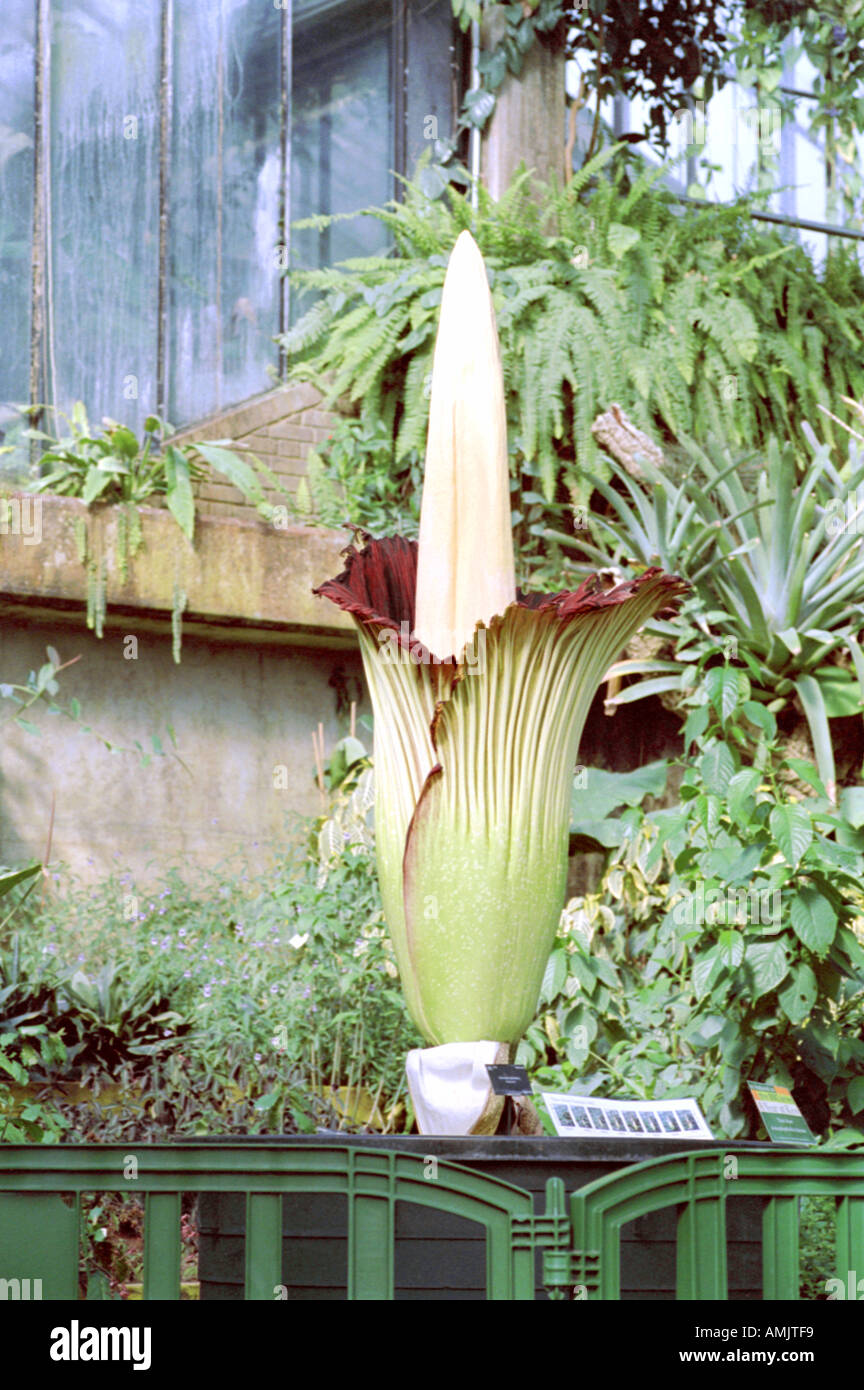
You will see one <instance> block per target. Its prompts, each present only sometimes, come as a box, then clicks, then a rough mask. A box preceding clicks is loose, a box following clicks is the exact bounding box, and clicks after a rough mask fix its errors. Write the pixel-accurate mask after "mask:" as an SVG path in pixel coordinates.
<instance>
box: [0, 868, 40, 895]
mask: <svg viewBox="0 0 864 1390" xmlns="http://www.w3.org/2000/svg"><path fill="white" fill-rule="evenodd" d="M41 868H42V865H41V864H31V865H30V867H29V868H27V869H0V898H2V897H3V894H4V893H8V892H9V891H10V890H11V889H12V888H15V887H16V885H17V884H19V883H25V882H26V881H27V879H28V878H33V877H34V876H35V875H36V874H38V873H39V870H40V869H41Z"/></svg>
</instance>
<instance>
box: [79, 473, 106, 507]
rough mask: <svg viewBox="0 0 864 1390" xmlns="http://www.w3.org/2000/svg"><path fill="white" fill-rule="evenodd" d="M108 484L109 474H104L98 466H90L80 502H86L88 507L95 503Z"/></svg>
mask: <svg viewBox="0 0 864 1390" xmlns="http://www.w3.org/2000/svg"><path fill="white" fill-rule="evenodd" d="M110 482H111V474H110V473H104V472H103V471H102V470H101V469H100V467H99V465H98V464H92V465H91V467H90V469H89V471H88V473H87V477H86V479H85V480H84V487H83V489H82V491H81V499H82V501H84V502H86V503H87V506H88V507H89V505H90V503H91V502H95V501H96V498H97V497H98V496H99V495H100V493H102V492H104V491H105V489H106V487H108V484H109V483H110Z"/></svg>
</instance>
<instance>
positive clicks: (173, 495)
mask: <svg viewBox="0 0 864 1390" xmlns="http://www.w3.org/2000/svg"><path fill="white" fill-rule="evenodd" d="M165 478H166V482H167V484H168V486H167V489H166V492H165V500H166V502H167V504H168V509H169V511H170V512H171V515H172V516H173V518H174V520H175V521H176V522H177V525H178V526H179V527H180V530H181V531H182V532H183V534H184V536H186V538H187V540H190V541H191V539H192V536H193V533H194V530H195V499H194V497H193V495H192V482H191V479H190V477H189V464H188V462H187V461H186V459H185V457H184V456H183V454H181V452H180V450H179V449H175V447H174V445H173V444H169V445H168V447H167V448H166V450H165Z"/></svg>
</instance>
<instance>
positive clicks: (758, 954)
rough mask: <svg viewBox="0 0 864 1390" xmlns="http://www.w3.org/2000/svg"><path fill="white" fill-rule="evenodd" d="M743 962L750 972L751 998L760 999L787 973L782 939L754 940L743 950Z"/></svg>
mask: <svg viewBox="0 0 864 1390" xmlns="http://www.w3.org/2000/svg"><path fill="white" fill-rule="evenodd" d="M744 962H745V965H746V967H747V969H748V971H749V973H750V977H751V980H752V988H753V998H754V999H761V998H762V996H763V994H769V993H770V991H771V990H772V989H776V988H777V986H778V985H779V984H780V983H781V981H782V980H784V979H785V978H786V976H787V974H788V973H789V961H788V958H787V955H786V947H785V946H784V945H783V942H782V941H756V942H754V943H753V945H751V946H748V947H747V949H746V951H745V952H744Z"/></svg>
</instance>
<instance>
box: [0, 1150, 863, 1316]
mask: <svg viewBox="0 0 864 1390" xmlns="http://www.w3.org/2000/svg"><path fill="white" fill-rule="evenodd" d="M90 1192H123V1193H126V1194H131V1195H135V1196H138V1195H143V1197H144V1203H145V1226H144V1289H143V1296H144V1298H145V1299H177V1298H179V1297H180V1253H181V1247H180V1203H181V1196H182V1194H183V1193H188V1192H223V1193H228V1192H232V1193H236V1192H241V1193H244V1194H245V1197H246V1249H245V1296H246V1298H247V1299H259V1300H267V1301H271V1300H273V1299H274V1298H275V1297H278V1290H279V1289H280V1288H281V1286H282V1277H283V1270H282V1254H283V1252H282V1197H283V1196H284V1195H285V1194H287V1193H331V1194H334V1195H337V1196H342V1197H346V1198H347V1204H348V1214H347V1229H346V1236H347V1245H348V1297H349V1299H374V1300H387V1299H392V1298H393V1291H394V1236H395V1205H396V1203H397V1202H408V1203H416V1204H418V1205H420V1206H424V1207H432V1208H435V1209H437V1210H438V1211H441V1212H447V1213H451V1214H452V1215H455V1216H460V1217H463V1218H465V1219H466V1220H469V1221H473V1222H477V1223H479V1224H480V1225H481V1226H483V1227H484V1228H485V1234H486V1297H487V1299H491V1300H512V1299H533V1298H534V1297H535V1257H536V1255H537V1253H538V1252H539V1253H540V1254H541V1256H542V1278H543V1283H544V1285H545V1286H546V1288H547V1290H548V1292H549V1295H550V1297H551V1298H553V1299H559V1300H560V1299H568V1298H569V1299H574V1298H575V1299H589V1300H591V1299H618V1298H620V1241H621V1232H622V1227H623V1226H624V1225H625V1224H626V1223H628V1222H630V1221H634V1220H636V1219H637V1218H638V1217H641V1216H645V1215H647V1214H649V1213H652V1212H656V1211H660V1210H662V1209H663V1208H668V1207H677V1208H678V1222H677V1294H676V1296H677V1297H678V1298H679V1299H725V1298H726V1297H727V1296H728V1295H727V1285H726V1205H727V1202H728V1201H729V1199H731V1198H735V1197H753V1196H756V1197H762V1198H764V1199H765V1206H764V1214H763V1226H762V1250H763V1281H762V1289H763V1297H764V1298H766V1299H795V1298H797V1297H798V1198H799V1197H800V1196H801V1195H802V1194H805V1193H812V1194H814V1195H822V1196H833V1197H834V1198H835V1199H836V1234H837V1248H836V1266H837V1271H836V1272H837V1274H838V1277H839V1278H840V1279H841V1280H842V1281H843V1282H844V1286H845V1282H846V1279H847V1277H848V1273H849V1272H850V1271H854V1270H856V1269H861V1270H862V1271H864V1156H860V1155H851V1154H827V1153H813V1152H807V1151H802V1150H801V1149H795V1150H781V1149H769V1150H767V1151H766V1152H765V1153H757V1152H754V1151H753V1150H752V1149H748V1150H737V1151H736V1150H735V1149H734V1148H730V1149H729V1150H728V1151H725V1152H724V1151H719V1152H718V1151H716V1150H712V1151H710V1152H707V1151H704V1150H703V1151H701V1152H699V1151H697V1152H693V1153H688V1154H675V1155H670V1156H669V1157H668V1158H665V1157H664V1158H659V1159H651V1160H649V1161H647V1162H645V1163H639V1164H635V1165H633V1166H631V1167H628V1168H624V1169H621V1170H619V1171H617V1172H615V1173H613V1174H611V1175H610V1176H608V1177H605V1178H600V1179H599V1180H597V1181H596V1182H593V1183H590V1184H589V1185H588V1186H586V1187H583V1188H580V1189H578V1190H576V1191H574V1192H572V1193H571V1195H570V1198H569V1209H568V1202H567V1198H566V1193H565V1188H564V1183H563V1181H562V1179H561V1178H551V1179H550V1180H549V1181H548V1183H547V1185H546V1210H545V1213H544V1214H542V1215H540V1214H536V1213H535V1212H534V1208H533V1200H532V1197H531V1194H530V1193H528V1192H525V1191H523V1190H522V1189H521V1188H518V1187H514V1186H512V1185H511V1184H510V1183H505V1182H501V1181H500V1180H499V1179H497V1178H493V1177H489V1176H488V1175H486V1174H484V1173H480V1172H477V1171H476V1170H474V1169H471V1168H467V1167H464V1166H462V1165H461V1164H457V1163H450V1162H444V1161H440V1162H436V1161H434V1160H432V1161H430V1160H429V1159H428V1158H426V1157H423V1156H420V1155H418V1154H410V1153H390V1152H382V1151H380V1150H376V1151H372V1150H370V1149H364V1148H361V1147H352V1146H351V1145H350V1143H346V1144H345V1145H334V1146H331V1145H323V1144H316V1143H314V1142H309V1141H299V1142H297V1143H273V1144H269V1143H265V1144H260V1145H255V1146H254V1147H250V1146H248V1145H246V1146H244V1145H239V1144H231V1143H225V1144H220V1145H218V1146H217V1145H214V1144H196V1143H188V1144H166V1145H154V1146H152V1147H146V1148H134V1147H133V1148H130V1147H128V1146H126V1145H119V1144H105V1145H97V1146H91V1145H85V1144H68V1145H46V1146H39V1145H26V1144H8V1145H0V1287H2V1296H3V1297H7V1298H8V1297H10V1296H12V1297H21V1296H34V1295H33V1294H31V1293H30V1292H29V1290H30V1288H31V1287H32V1286H33V1285H34V1283H35V1281H39V1292H38V1293H37V1294H35V1296H36V1297H42V1298H46V1299H74V1298H77V1296H78V1268H79V1233H80V1226H81V1220H80V1215H81V1210H80V1203H81V1195H82V1193H90ZM26 1281H30V1283H29V1284H28V1285H27V1286H26V1287H27V1290H28V1292H27V1293H25V1294H23V1295H22V1293H21V1289H22V1287H24V1286H25V1282H26ZM10 1290H11V1294H10Z"/></svg>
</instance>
